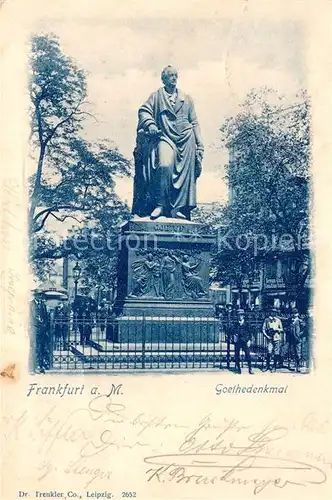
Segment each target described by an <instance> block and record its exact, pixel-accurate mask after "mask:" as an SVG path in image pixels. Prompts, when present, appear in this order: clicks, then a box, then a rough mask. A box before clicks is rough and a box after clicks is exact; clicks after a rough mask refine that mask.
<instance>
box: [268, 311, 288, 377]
mask: <svg viewBox="0 0 332 500" xmlns="http://www.w3.org/2000/svg"><path fill="white" fill-rule="evenodd" d="M282 334H283V326H282V322H281V319H280V318H278V317H277V309H275V308H272V309H271V312H270V314H269V317H268V318H266V319H265V320H264V323H263V335H264V337H265V338H266V340H267V355H266V366H265V368H264V369H263V371H267V370H270V371H272V368H271V357H272V358H273V370H274V371H276V369H277V368H280V351H281V340H282Z"/></svg>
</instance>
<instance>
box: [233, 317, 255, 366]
mask: <svg viewBox="0 0 332 500" xmlns="http://www.w3.org/2000/svg"><path fill="white" fill-rule="evenodd" d="M232 340H233V342H234V350H235V367H236V370H237V372H238V373H241V367H240V351H241V349H242V350H243V352H244V355H245V359H246V361H247V363H248V369H249V373H250V374H252V369H251V356H250V345H251V340H252V335H251V332H250V327H249V323H248V322H247V321H246V320H245V317H244V310H243V309H239V310H238V312H237V320H236V322H235V324H234V325H233V328H232Z"/></svg>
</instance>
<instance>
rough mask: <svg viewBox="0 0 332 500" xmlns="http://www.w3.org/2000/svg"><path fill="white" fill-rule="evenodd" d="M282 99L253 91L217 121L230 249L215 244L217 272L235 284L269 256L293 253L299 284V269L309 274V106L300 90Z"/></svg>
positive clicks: (273, 93)
mask: <svg viewBox="0 0 332 500" xmlns="http://www.w3.org/2000/svg"><path fill="white" fill-rule="evenodd" d="M283 102H284V99H283V97H282V96H280V95H278V93H277V92H276V91H273V90H271V89H266V88H264V89H260V90H258V91H252V92H251V93H250V94H249V95H248V96H247V99H246V100H245V102H244V103H243V105H242V106H241V110H240V112H239V113H238V114H237V115H236V116H234V117H232V118H229V119H227V120H226V121H225V122H224V123H223V125H222V127H221V139H222V143H223V145H224V146H226V147H227V148H228V149H229V163H228V165H226V179H227V181H228V184H229V188H230V200H229V203H228V205H227V206H226V207H225V209H224V221H225V233H227V235H228V236H227V241H228V242H229V243H230V246H231V247H232V251H230V249H229V248H228V246H227V245H224V246H223V248H220V249H219V250H220V251H219V254H218V260H219V266H218V267H219V278H220V279H224V280H226V279H227V280H229V281H230V282H232V283H236V284H237V286H238V287H239V288H241V287H242V286H241V282H243V280H244V279H246V278H247V277H248V274H250V273H252V269H253V267H255V266H256V265H257V262H259V261H261V260H263V259H264V258H266V257H267V256H268V255H271V254H274V255H277V256H278V255H283V256H284V255H285V254H287V256H288V257H289V256H290V255H291V256H292V259H295V261H296V262H297V266H296V267H297V269H298V276H297V278H294V276H293V277H292V279H293V280H294V279H295V281H296V279H297V282H298V283H299V284H300V283H301V284H302V285H301V286H303V284H304V281H305V279H304V281H303V279H302V278H303V276H302V278H301V273H303V272H305V273H306V274H307V273H308V266H307V265H306V264H307V261H308V250H307V239H308V226H309V207H308V199H309V187H310V162H311V158H310V105H309V100H308V97H307V95H306V93H305V92H303V93H301V95H299V96H298V97H297V99H296V101H295V102H293V103H292V104H291V105H287V106H285V104H283ZM246 238H247V242H249V245H248V246H247V248H245V247H246V245H247V244H248V243H247V244H246V243H245V239H246ZM263 242H264V245H263ZM238 243H239V244H238ZM288 257H287V258H288ZM304 269H305V271H304ZM286 274H287V273H286ZM305 277H306V276H305Z"/></svg>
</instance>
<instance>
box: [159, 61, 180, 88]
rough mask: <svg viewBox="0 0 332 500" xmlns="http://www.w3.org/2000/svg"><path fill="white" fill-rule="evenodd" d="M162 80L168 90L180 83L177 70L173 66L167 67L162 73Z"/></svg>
mask: <svg viewBox="0 0 332 500" xmlns="http://www.w3.org/2000/svg"><path fill="white" fill-rule="evenodd" d="M161 80H162V82H163V84H164V85H165V87H166V88H167V87H169V88H175V87H176V84H177V81H178V72H177V70H176V69H175V68H173V66H170V65H169V66H166V68H164V69H163V70H162V72H161Z"/></svg>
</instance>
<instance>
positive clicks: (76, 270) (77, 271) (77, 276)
mask: <svg viewBox="0 0 332 500" xmlns="http://www.w3.org/2000/svg"><path fill="white" fill-rule="evenodd" d="M73 276H74V282H75V300H76V297H77V286H78V281H79V279H80V276H81V266H80V265H79V263H78V262H76V264H75V266H74V267H73Z"/></svg>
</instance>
